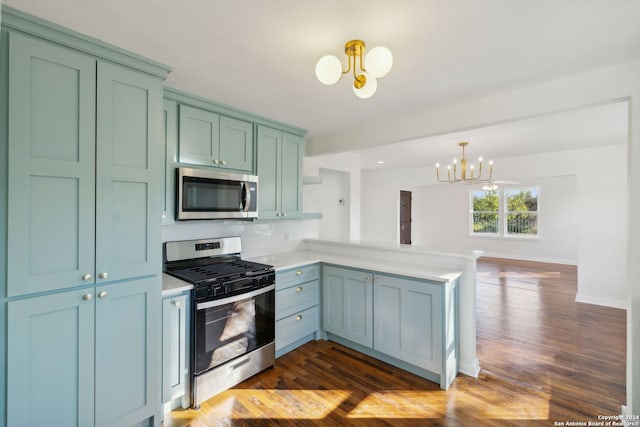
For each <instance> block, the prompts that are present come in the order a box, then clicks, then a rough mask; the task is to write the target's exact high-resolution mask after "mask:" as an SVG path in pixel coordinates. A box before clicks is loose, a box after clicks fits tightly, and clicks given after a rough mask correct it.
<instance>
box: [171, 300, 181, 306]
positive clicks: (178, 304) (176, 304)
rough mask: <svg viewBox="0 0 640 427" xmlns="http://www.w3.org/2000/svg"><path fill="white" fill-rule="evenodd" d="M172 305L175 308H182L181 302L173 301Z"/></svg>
mask: <svg viewBox="0 0 640 427" xmlns="http://www.w3.org/2000/svg"><path fill="white" fill-rule="evenodd" d="M171 304H173V305H174V306H175V307H180V301H176V300H171Z"/></svg>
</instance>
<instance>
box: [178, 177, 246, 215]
mask: <svg viewBox="0 0 640 427" xmlns="http://www.w3.org/2000/svg"><path fill="white" fill-rule="evenodd" d="M182 185H183V191H182V210H183V211H185V212H198V211H209V212H228V211H239V210H242V203H243V200H242V199H243V188H242V185H243V183H242V182H239V181H227V180H221V179H208V178H198V177H190V176H185V177H184V178H183V182H182Z"/></svg>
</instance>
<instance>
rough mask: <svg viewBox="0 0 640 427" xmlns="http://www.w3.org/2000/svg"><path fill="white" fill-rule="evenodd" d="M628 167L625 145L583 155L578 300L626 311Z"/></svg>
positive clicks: (579, 170)
mask: <svg viewBox="0 0 640 427" xmlns="http://www.w3.org/2000/svg"><path fill="white" fill-rule="evenodd" d="M626 165H627V147H626V146H615V147H608V148H606V149H601V150H585V151H583V152H582V153H581V155H580V161H579V162H578V164H577V177H578V183H577V184H578V200H577V204H578V212H579V214H578V295H577V296H576V301H579V302H586V303H593V304H600V305H607V306H611V307H618V308H627V287H626V280H627V250H628V248H627V238H628V226H627V215H628V213H627V212H628V197H627V196H628V192H627V188H628V186H627V167H626Z"/></svg>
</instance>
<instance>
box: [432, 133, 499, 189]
mask: <svg viewBox="0 0 640 427" xmlns="http://www.w3.org/2000/svg"><path fill="white" fill-rule="evenodd" d="M458 145H459V146H460V147H462V159H460V174H458V160H457V159H453V168H452V167H451V165H447V178H446V179H441V178H440V163H437V164H436V177H437V178H438V182H448V183H450V184H453V183H454V182H464V183H467V184H475V183H480V182H487V183H490V182H491V176H492V175H493V161H489V177H488V178H483V177H482V157H478V174H477V175H476V174H475V173H476V172H475V165H474V164H469V162H468V161H467V158H466V157H465V156H464V147H466V146H467V145H469V143H468V142H466V141H463V142H460V143H458ZM496 188H497V187H496Z"/></svg>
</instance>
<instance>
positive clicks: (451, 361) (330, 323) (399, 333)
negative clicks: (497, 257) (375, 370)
mask: <svg viewBox="0 0 640 427" xmlns="http://www.w3.org/2000/svg"><path fill="white" fill-rule="evenodd" d="M480 255H481V252H479V251H474V252H472V253H469V254H451V253H442V252H434V251H428V250H426V249H425V248H422V247H419V246H410V245H394V244H384V243H372V242H362V241H348V240H345V241H341V240H320V239H305V240H304V241H303V246H302V247H301V248H300V250H297V251H295V252H288V253H280V254H275V255H267V256H260V257H256V258H253V259H252V260H253V261H256V262H262V263H266V264H271V265H273V266H274V267H275V268H276V274H277V278H276V283H277V285H276V286H278V283H279V282H286V284H285V285H283V286H284V287H286V286H290V285H291V286H293V284H294V282H292V281H291V280H289V279H288V278H287V275H288V274H292V275H293V274H297V275H298V276H304V275H306V269H307V268H310V267H314V266H318V265H319V264H320V263H321V264H322V266H323V268H322V274H321V276H320V273H316V274H317V276H318V278H321V279H322V296H321V297H319V298H320V300H319V301H320V303H321V306H322V318H321V319H318V322H317V325H318V335H317V336H322V337H323V338H328V339H332V340H335V341H337V342H340V343H342V344H346V345H348V346H350V347H352V348H354V349H356V350H359V351H361V352H363V353H366V354H370V355H373V356H374V357H377V358H379V359H381V360H384V361H386V362H388V363H391V364H394V365H396V366H399V367H401V368H403V369H407V370H409V371H411V372H414V373H416V374H418V375H421V376H423V377H425V378H428V379H431V380H432V381H435V382H439V383H440V386H441V388H443V389H446V388H447V387H448V386H449V384H450V383H451V381H452V380H453V378H455V375H456V374H457V372H462V373H464V374H467V375H470V376H473V377H477V375H478V373H479V370H480V367H479V363H478V359H477V357H476V325H475V323H476V321H475V314H474V313H475V310H474V306H475V272H476V260H477V258H478V257H479V256H480ZM315 268H316V269H317V267H315ZM279 277H282V278H284V279H283V280H279ZM277 289H278V288H277ZM295 290H296V291H297V292H300V290H302V286H298V287H296V288H295ZM280 291H281V292H284V291H283V290H282V287H280ZM276 300H278V298H277V297H276ZM276 305H277V304H276ZM290 317H291V318H294V319H297V320H302V319H303V316H301V315H300V314H297V315H296V314H292V315H291V316H290ZM283 320H284V319H283ZM277 340H278V338H277V336H276V341H277ZM429 340H431V343H432V344H433V347H431V345H430V344H429ZM425 354H426V355H427V356H426V357H424V356H425ZM387 356H388V357H387Z"/></svg>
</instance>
